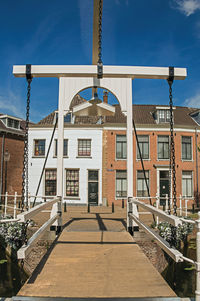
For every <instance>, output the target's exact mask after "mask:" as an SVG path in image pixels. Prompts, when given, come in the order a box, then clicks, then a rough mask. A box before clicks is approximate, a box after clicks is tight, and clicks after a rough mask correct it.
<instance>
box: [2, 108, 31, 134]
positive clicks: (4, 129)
mask: <svg viewBox="0 0 200 301" xmlns="http://www.w3.org/2000/svg"><path fill="white" fill-rule="evenodd" d="M0 117H1V118H2V117H6V118H7V117H8V118H13V119H15V120H18V121H19V122H20V129H15V128H10V127H7V126H6V125H5V124H4V123H3V121H2V120H1V119H0V132H5V133H10V134H14V135H18V136H19V135H20V136H24V134H25V124H26V121H25V120H22V119H21V118H18V117H14V116H10V115H6V114H2V113H0ZM29 125H33V123H32V122H31V123H29Z"/></svg>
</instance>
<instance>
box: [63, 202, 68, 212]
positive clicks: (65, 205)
mask: <svg viewBox="0 0 200 301" xmlns="http://www.w3.org/2000/svg"><path fill="white" fill-rule="evenodd" d="M64 212H67V203H66V202H64Z"/></svg>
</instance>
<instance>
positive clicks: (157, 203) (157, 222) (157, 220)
mask: <svg viewBox="0 0 200 301" xmlns="http://www.w3.org/2000/svg"><path fill="white" fill-rule="evenodd" d="M156 209H159V196H158V193H156ZM158 224H159V217H158V216H156V227H158Z"/></svg>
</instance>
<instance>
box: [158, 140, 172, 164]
mask: <svg viewBox="0 0 200 301" xmlns="http://www.w3.org/2000/svg"><path fill="white" fill-rule="evenodd" d="M159 137H168V158H165V157H164V156H163V157H162V158H159V144H161V143H162V144H167V142H160V141H159ZM163 152H164V146H163ZM169 159H170V137H169V135H158V136H157V160H158V161H167V160H169Z"/></svg>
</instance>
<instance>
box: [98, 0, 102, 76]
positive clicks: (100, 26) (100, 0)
mask: <svg viewBox="0 0 200 301" xmlns="http://www.w3.org/2000/svg"><path fill="white" fill-rule="evenodd" d="M102 6H103V4H102V0H99V33H98V38H99V39H98V45H99V48H98V50H99V51H98V57H99V59H98V63H97V73H98V74H97V77H98V78H102V77H103V62H102V53H101V52H102V46H101V44H102Z"/></svg>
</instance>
